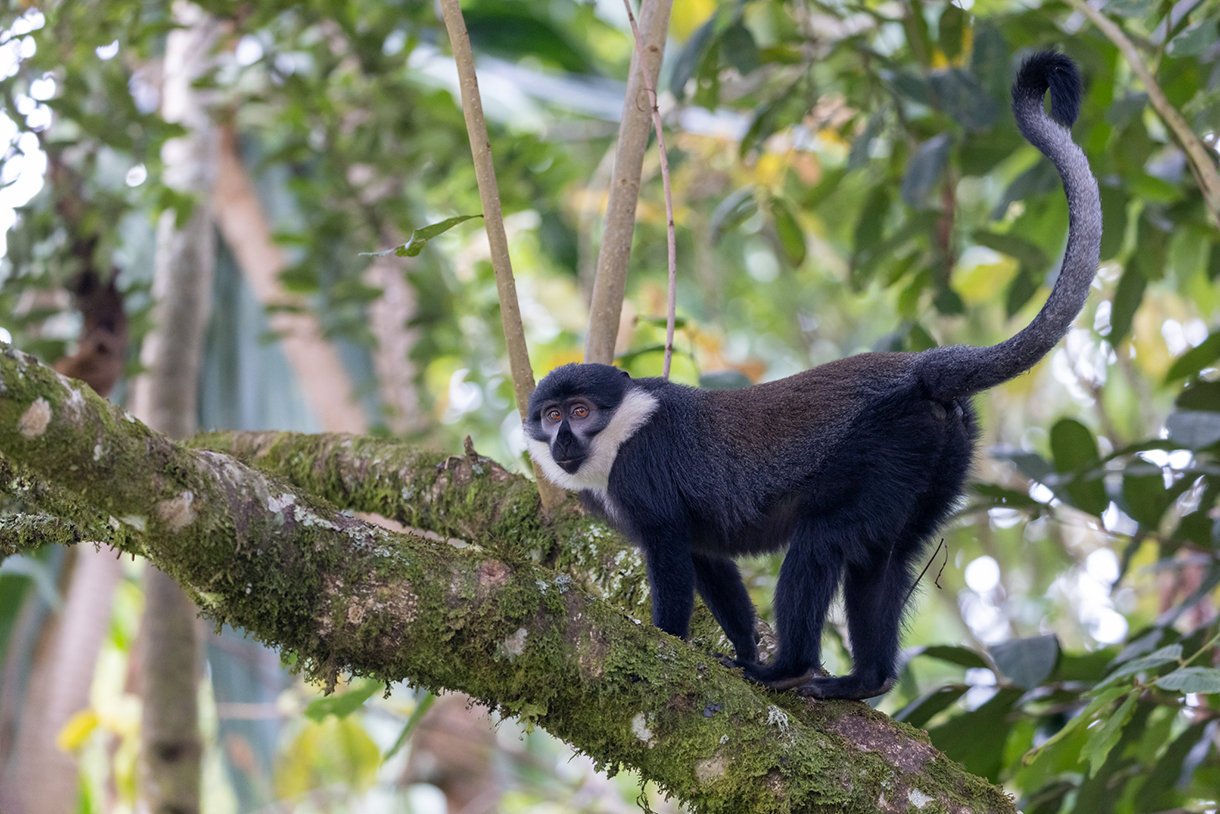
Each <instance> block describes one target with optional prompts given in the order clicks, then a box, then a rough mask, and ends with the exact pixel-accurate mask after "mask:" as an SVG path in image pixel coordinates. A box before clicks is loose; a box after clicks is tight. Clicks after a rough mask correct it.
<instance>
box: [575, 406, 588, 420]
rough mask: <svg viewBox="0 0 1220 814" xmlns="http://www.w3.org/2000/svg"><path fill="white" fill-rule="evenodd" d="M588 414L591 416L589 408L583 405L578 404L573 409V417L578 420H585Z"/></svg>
mask: <svg viewBox="0 0 1220 814" xmlns="http://www.w3.org/2000/svg"><path fill="white" fill-rule="evenodd" d="M588 414H589V408H588V407H586V406H585V405H583V404H577V405H576V406H575V407H573V408H572V415H574V416H576V417H577V418H584V417H585V416H587V415H588Z"/></svg>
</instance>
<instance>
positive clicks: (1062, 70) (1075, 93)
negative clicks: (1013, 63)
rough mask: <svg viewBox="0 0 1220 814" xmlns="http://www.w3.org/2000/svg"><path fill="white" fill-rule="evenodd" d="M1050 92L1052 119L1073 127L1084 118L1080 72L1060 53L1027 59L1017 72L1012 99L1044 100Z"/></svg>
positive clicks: (1045, 53)
mask: <svg viewBox="0 0 1220 814" xmlns="http://www.w3.org/2000/svg"><path fill="white" fill-rule="evenodd" d="M1047 90H1049V91H1050V92H1051V118H1053V119H1054V120H1055V121H1057V122H1059V124H1061V125H1063V126H1064V127H1071V126H1072V123H1073V122H1075V121H1076V117H1077V116H1078V115H1079V114H1080V100H1081V96H1082V95H1083V91H1082V88H1081V82H1080V72H1079V71H1078V70H1077V69H1076V63H1075V62H1073V61H1072V60H1071V59H1070V58H1069V57H1066V56H1064V55H1063V54H1060V53H1058V52H1057V51H1039V52H1038V53H1036V54H1033V55H1032V56H1030V57H1029V58H1027V59H1026V60H1025V62H1024V63H1022V65H1021V68H1020V70H1018V71H1017V81H1016V82H1014V83H1013V85H1012V96H1013V99H1020V98H1022V97H1025V96H1036V97H1038V98H1041V97H1042V95H1043V94H1045V93H1046V92H1047Z"/></svg>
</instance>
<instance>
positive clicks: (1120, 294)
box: [1106, 261, 1148, 348]
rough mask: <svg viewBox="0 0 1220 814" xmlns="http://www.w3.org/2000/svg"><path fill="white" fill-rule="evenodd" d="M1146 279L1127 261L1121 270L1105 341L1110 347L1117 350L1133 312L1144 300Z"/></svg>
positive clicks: (1128, 328) (1132, 317) (1132, 318)
mask: <svg viewBox="0 0 1220 814" xmlns="http://www.w3.org/2000/svg"><path fill="white" fill-rule="evenodd" d="M1147 285H1148V278H1147V277H1145V276H1144V275H1143V274H1142V273H1140V271H1139V270H1138V269H1137V268H1136V266H1135V263H1133V262H1130V261H1128V263H1127V267H1126V268H1124V269H1123V276H1122V277H1120V278H1119V279H1118V289H1117V290H1116V291H1115V292H1114V301H1113V303H1111V307H1110V334H1109V335H1108V336H1107V337H1106V341H1107V342H1109V343H1110V346H1111V347H1114V348H1117V347H1118V343H1120V342H1122V341H1123V338H1124V337H1126V335H1127V332H1128V331H1130V330H1131V323H1132V321H1134V319H1135V311H1136V309H1138V308H1139V307H1140V301H1141V300H1143V299H1144V288H1145V287H1147Z"/></svg>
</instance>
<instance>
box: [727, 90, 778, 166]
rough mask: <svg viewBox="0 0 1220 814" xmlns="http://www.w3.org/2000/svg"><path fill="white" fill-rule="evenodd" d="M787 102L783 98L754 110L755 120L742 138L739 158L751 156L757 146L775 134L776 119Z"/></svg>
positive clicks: (738, 150) (738, 152)
mask: <svg viewBox="0 0 1220 814" xmlns="http://www.w3.org/2000/svg"><path fill="white" fill-rule="evenodd" d="M785 101H786V99H785V98H784V97H782V96H781V97H778V98H775V99H772V100H771V101H769V102H763V103H762V104H760V105H758V107H756V108H754V118H753V119H752V120H751V121H750V126H749V127H747V128H746V134H745V135H744V136H742V137H741V144H739V145H738V147H737V154H738V155H739V156H741V157H742V158H744V157H745V156H747V155H749V153H750V151H751V150H753V149H754V147H755V145H757V144H760V143H762V142H764V141H766V140H767V138H768V137H769V136H770V135H771V134H772V133H774V132H775V128H776V119H777V117H778V116H779V113H780V110H781V109H782V108H783V106H784V102H785Z"/></svg>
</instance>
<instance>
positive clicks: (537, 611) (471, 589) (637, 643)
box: [0, 346, 1014, 812]
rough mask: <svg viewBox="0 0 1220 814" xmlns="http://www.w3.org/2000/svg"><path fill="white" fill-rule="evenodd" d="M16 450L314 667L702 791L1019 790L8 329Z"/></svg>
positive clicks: (1005, 801) (847, 706)
mask: <svg viewBox="0 0 1220 814" xmlns="http://www.w3.org/2000/svg"><path fill="white" fill-rule="evenodd" d="M0 454H2V455H3V456H4V457H5V458H7V459H8V460H9V461H11V462H12V463H13V464H16V465H17V466H20V467H23V468H25V469H27V470H28V471H30V472H31V473H33V475H34V476H35V477H37V478H39V479H41V480H43V481H45V482H47V483H48V484H50V485H51V487H52V488H53V489H58V490H61V491H62V492H63V493H65V494H69V495H72V496H74V498H76V499H79V501H80V502H81V503H82V504H88V505H90V506H92V507H94V508H95V509H96V510H97V512H98V513H99V515H98V516H101V517H105V518H107V523H108V524H110V525H111V527H114V528H117V529H121V530H122V531H123V533H122V534H117V535H116V540H117V541H118V542H119V543H120V545H121V546H122V550H124V551H130V552H132V553H140V554H143V555H146V556H147V557H148V558H149V559H150V560H151V561H152V562H154V563H155V564H156V565H157V566H158V567H160V568H162V569H163V570H165V571H167V572H168V573H170V574H171V575H172V576H173V577H174V578H175V579H176V580H177V581H178V582H179V583H180V584H181V585H182V586H183V587H184V588H185V589H186V590H187V591H188V593H189V594H190V595H191V596H192V597H193V598H194V600H195V601H196V602H197V603H199V605H200V606H201V607H202V608H203V609H204V612H205V613H206V615H208V616H209V617H210V618H211V619H213V620H215V621H216V622H218V623H219V622H227V623H230V624H234V625H237V626H240V627H244V628H246V629H247V630H249V631H250V632H252V633H254V634H255V635H256V636H258V637H259V638H260V639H261V640H263V641H264V642H267V643H268V644H271V645H273V646H275V647H278V648H280V649H283V650H287V651H292V652H294V653H295V654H296V655H297V657H298V661H297V663H298V665H299V666H300V667H301V668H302V669H303V670H304V671H305V672H306V673H307V674H308V675H310V676H311V677H314V678H323V679H327V680H329V681H332V682H333V681H334V679H335V677H336V676H337V675H338V673H339V672H344V671H346V672H351V673H357V674H362V675H369V676H373V677H375V678H377V679H380V680H385V681H399V680H407V681H410V682H412V683H413V684H416V685H419V686H425V687H429V688H434V689H442V688H444V689H454V690H461V691H463V692H466V693H468V694H470V695H472V696H474V697H475V698H477V699H479V700H481V701H484V702H486V703H488V704H490V705H493V706H496V707H499V708H500V709H502V710H503V711H505V712H506V713H509V714H514V715H519V716H521V717H524V718H526V719H527V720H530V721H531V722H533V723H536V724H538V725H540V726H543V727H545V728H546V729H548V730H549V731H551V732H552V733H554V734H555V735H557V736H559V737H561V738H563V739H565V740H567V741H568V742H569V743H571V744H573V745H574V746H576V747H577V748H579V749H581V750H583V751H585V752H587V753H588V754H590V755H591V756H593V757H594V758H595V759H596V760H597V761H598V762H599V764H600V765H603V766H607V767H618V766H620V765H628V766H633V767H635V768H638V769H639V770H640V772H641V773H642V774H643V775H644V776H645V777H647V778H650V779H653V780H655V781H657V782H658V783H659V784H660V785H661V786H662V787H663V788H665V789H666V790H667V791H669V792H671V793H674V794H676V795H678V796H679V797H681V798H682V799H684V800H686V801H688V802H689V803H691V804H692V806H693V807H694V808H695V809H696V810H698V811H751V812H768V811H805V810H807V811H822V810H825V811H830V810H835V811H874V810H877V806H878V801H879V800H880V801H882V803H883V806H882V807H883V808H885V809H889V808H890V807H891V803H892V805H893V806H894V810H899V809H905V807H906V805H905V804H906V803H907V802H909V800H912V799H916V798H918V799H920V800H926V801H937V803H938V808H941V809H943V810H947V811H981V810H987V811H1005V812H1007V811H1013V810H1014V808H1013V805H1012V801H1011V800H1010V799H1009V798H1008V797H1007V796H1006V795H1004V793H1003V792H1002V791H1001V790H1000V789H997V788H995V787H993V786H991V785H989V784H987V783H986V782H984V781H982V780H981V779H979V778H976V777H973V776H971V775H969V774H967V773H965V772H964V771H963V770H962V769H961V767H960V766H957V765H955V764H952V763H950V762H949V761H947V760H945V758H944V757H943V756H941V755H939V754H938V753H937V752H936V751H935V750H934V749H932V747H931V746H929V745H928V744H927V742H926V739H925V738H924V737H923V736H922V733H918V732H917V731H916V730H913V729H911V728H910V727H906V726H903V725H901V724H895V723H893V722H892V721H890V720H889V719H888V718H886V717H885V716H883V715H880V714H879V713H876V712H873V711H872V710H870V709H868V708H867V707H866V706H864V705H860V704H852V703H845V702H840V703H811V702H806V701H803V700H801V699H798V698H794V697H792V696H791V695H776V694H772V693H768V692H765V691H762V690H760V689H758V688H757V687H753V686H751V685H749V684H747V683H746V682H744V681H742V680H741V679H740V678H738V677H736V676H735V675H733V674H732V673H731V672H730V671H728V670H726V669H724V668H722V667H720V666H719V665H718V664H716V663H715V662H714V660H713V659H709V658H707V657H706V656H704V655H703V654H701V653H699V652H698V651H696V650H694V649H693V648H691V647H688V646H686V645H684V644H682V643H681V642H680V641H678V640H676V639H673V638H671V637H668V636H665V635H664V634H662V633H660V632H659V631H657V630H655V629H653V628H652V627H650V626H647V625H640V624H638V623H636V622H634V621H633V620H631V619H630V618H628V617H626V616H624V615H623V613H622V612H621V611H620V610H618V609H616V608H614V607H612V606H610V605H609V604H608V603H605V602H602V601H599V600H597V599H594V598H592V597H590V596H588V595H587V594H585V593H583V592H581V591H579V590H577V589H576V588H574V587H572V585H571V582H570V581H569V580H565V579H563V578H559V577H556V575H555V574H554V573H553V572H549V571H547V570H544V569H541V568H538V567H535V566H533V565H529V564H527V563H523V562H512V561H508V560H505V559H503V558H499V557H495V556H492V555H490V554H488V553H487V550H485V549H483V548H480V547H474V546H472V547H470V548H467V549H464V550H459V549H456V548H454V547H452V546H450V545H448V544H446V543H443V542H435V541H430V540H425V539H423V538H420V537H417V536H414V535H407V534H395V533H393V532H388V531H385V530H383V529H379V528H376V527H373V526H370V525H368V524H366V523H363V522H361V521H360V520H357V519H355V518H353V517H349V516H347V515H345V514H342V513H341V512H338V511H337V510H335V509H334V507H333V506H331V505H329V504H327V503H325V502H324V501H321V500H319V499H317V498H316V497H313V496H312V495H310V494H308V493H306V492H303V491H301V490H298V489H294V488H292V487H290V486H288V485H287V484H285V483H284V482H283V481H281V480H279V479H277V478H275V477H272V476H269V475H267V474H264V473H260V472H258V471H256V470H252V469H249V468H248V467H246V466H244V465H242V464H240V463H238V462H236V461H234V460H232V459H231V458H229V457H227V456H224V455H220V454H217V453H212V452H201V451H192V450H188V449H186V448H184V447H182V446H179V445H177V444H175V443H173V442H171V441H169V440H168V439H166V438H165V437H163V436H161V435H158V434H157V433H154V432H152V431H151V430H149V429H148V428H146V427H144V426H143V425H142V424H140V423H139V422H137V421H135V420H134V419H132V418H131V417H130V416H128V415H126V414H125V413H124V412H123V411H121V410H119V409H117V408H115V407H113V406H111V405H110V404H108V403H107V402H105V401H103V400H102V399H101V398H99V397H98V396H97V395H95V394H94V393H93V392H92V391H90V390H89V389H88V388H86V387H83V386H81V385H80V384H79V383H77V382H73V381H71V380H68V379H65V378H63V377H61V376H59V375H58V374H56V373H54V372H53V371H51V370H49V369H47V368H44V367H41V366H40V365H38V364H37V363H36V362H35V361H34V360H33V359H32V358H31V357H29V356H26V355H24V354H21V353H19V352H16V351H13V350H12V349H11V348H8V347H7V346H2V350H0ZM6 486H7V484H6ZM2 531H3V526H0V532H2ZM71 539H74V535H67V536H60V537H59V541H63V542H69V541H71ZM476 542H485V541H479V540H476ZM489 548H490V547H489ZM709 710H711V712H710V713H709V712H708V711H709ZM887 800H888V801H891V802H890V803H886V802H885V801H887Z"/></svg>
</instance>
